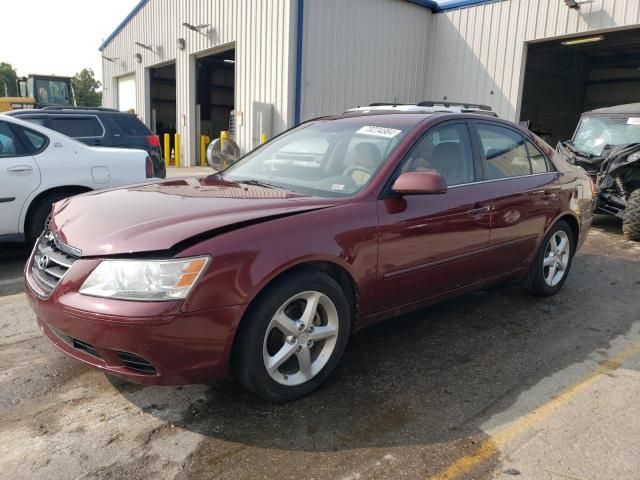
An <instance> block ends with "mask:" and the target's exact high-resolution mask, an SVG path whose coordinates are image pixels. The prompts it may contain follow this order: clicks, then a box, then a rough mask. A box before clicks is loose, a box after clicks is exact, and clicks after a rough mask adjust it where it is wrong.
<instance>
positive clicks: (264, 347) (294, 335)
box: [232, 271, 350, 402]
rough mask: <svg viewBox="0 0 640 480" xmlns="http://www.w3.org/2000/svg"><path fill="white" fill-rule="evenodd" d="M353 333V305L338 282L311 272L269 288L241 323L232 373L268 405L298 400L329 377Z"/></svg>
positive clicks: (234, 352)
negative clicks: (268, 402)
mask: <svg viewBox="0 0 640 480" xmlns="http://www.w3.org/2000/svg"><path fill="white" fill-rule="evenodd" d="M349 327H350V308H349V303H348V301H347V299H346V297H345V295H344V293H343V290H342V288H341V287H340V285H338V283H336V281H335V280H333V279H332V278H330V277H328V276H326V275H324V274H321V273H317V272H311V271H308V272H296V273H292V274H290V275H286V276H285V277H282V278H281V279H278V280H276V282H275V283H274V284H272V285H271V286H269V287H267V290H266V291H265V292H263V293H262V294H261V295H260V297H259V298H258V299H257V301H256V303H255V304H254V305H252V307H251V309H250V310H249V311H248V313H247V315H246V317H245V318H244V319H243V321H242V324H241V326H240V330H239V331H238V336H237V340H236V343H235V345H234V351H233V358H232V369H233V373H234V375H235V377H236V378H237V379H238V380H239V381H240V383H242V385H244V386H245V387H246V388H247V389H248V390H251V391H252V392H254V393H255V394H257V395H258V396H260V397H262V398H264V399H266V400H269V401H273V402H287V401H290V400H296V399H298V398H301V397H303V396H305V395H308V394H309V393H311V392H312V391H314V390H315V389H316V388H318V387H319V386H320V385H321V384H322V383H323V382H324V381H325V380H326V379H327V377H328V376H329V375H330V374H331V372H332V371H333V369H334V368H335V366H336V364H337V363H338V360H339V359H340V357H341V356H342V353H343V352H344V349H345V347H346V344H347V339H348V337H349Z"/></svg>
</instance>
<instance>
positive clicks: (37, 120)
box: [18, 115, 44, 125]
mask: <svg viewBox="0 0 640 480" xmlns="http://www.w3.org/2000/svg"><path fill="white" fill-rule="evenodd" d="M18 118H19V119H20V120H25V121H27V122H29V123H34V124H36V125H44V118H43V117H32V116H30V115H22V116H20V117H18Z"/></svg>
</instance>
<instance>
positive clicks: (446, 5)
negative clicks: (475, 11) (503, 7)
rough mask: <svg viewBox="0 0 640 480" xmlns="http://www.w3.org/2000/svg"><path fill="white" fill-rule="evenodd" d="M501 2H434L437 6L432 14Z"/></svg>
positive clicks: (483, 0)
mask: <svg viewBox="0 0 640 480" xmlns="http://www.w3.org/2000/svg"><path fill="white" fill-rule="evenodd" d="M497 1H502V0H450V1H447V0H440V1H439V2H436V3H437V4H438V6H437V9H435V10H433V11H434V13H438V12H446V11H448V10H455V9H456V8H464V7H474V6H476V5H480V4H482V3H492V2H497Z"/></svg>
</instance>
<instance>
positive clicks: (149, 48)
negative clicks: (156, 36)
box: [135, 42, 153, 52]
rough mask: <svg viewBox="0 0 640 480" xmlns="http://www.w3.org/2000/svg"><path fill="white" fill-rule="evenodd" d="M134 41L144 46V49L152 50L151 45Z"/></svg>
mask: <svg viewBox="0 0 640 480" xmlns="http://www.w3.org/2000/svg"><path fill="white" fill-rule="evenodd" d="M135 43H136V45H137V46H139V47H140V48H144V49H145V50H149V51H150V52H153V48H151V45H145V44H144V43H140V42H135Z"/></svg>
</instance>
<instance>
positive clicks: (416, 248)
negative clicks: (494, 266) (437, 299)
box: [378, 121, 491, 310]
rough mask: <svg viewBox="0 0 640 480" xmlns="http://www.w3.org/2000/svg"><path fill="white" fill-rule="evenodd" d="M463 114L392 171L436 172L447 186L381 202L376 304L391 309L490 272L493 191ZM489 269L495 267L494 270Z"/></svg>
mask: <svg viewBox="0 0 640 480" xmlns="http://www.w3.org/2000/svg"><path fill="white" fill-rule="evenodd" d="M480 165H481V163H480V161H479V159H478V157H477V154H474V148H473V147H472V142H471V135H470V130H469V126H468V124H467V122H466V121H453V122H450V123H446V124H439V125H436V126H435V127H433V128H432V129H431V130H429V131H428V132H427V133H426V134H425V135H423V136H422V138H421V139H420V140H418V142H416V145H415V146H414V147H413V148H412V149H411V151H410V152H409V153H408V154H407V156H406V157H405V158H404V159H403V161H402V163H401V165H400V167H399V168H398V171H397V172H396V173H395V175H394V178H392V180H393V179H395V178H397V177H398V176H399V175H400V174H402V173H405V172H410V171H436V172H438V173H440V174H441V175H442V176H443V177H444V178H445V179H446V181H447V183H448V185H449V190H448V192H447V193H446V194H439V195H407V196H403V197H398V196H394V195H393V194H392V193H391V192H387V193H386V194H385V195H384V196H383V198H382V199H381V200H379V201H378V216H379V260H378V264H379V265H380V267H379V268H380V271H379V285H380V288H379V289H378V294H379V295H378V296H379V301H380V304H379V308H380V310H386V309H389V308H394V307H399V306H402V305H406V304H410V303H413V302H417V301H420V300H423V299H427V298H429V297H432V296H435V295H438V294H441V293H444V292H448V291H452V290H456V289H459V288H462V287H465V286H468V285H471V284H474V283H476V282H478V281H480V280H481V279H482V278H483V277H484V276H485V275H488V274H489V273H488V272H487V268H488V267H489V264H490V259H489V258H488V256H487V255H485V254H484V253H486V250H487V249H488V247H489V232H490V212H491V198H490V196H489V195H488V193H487V192H485V191H483V187H482V184H481V183H477V182H476V180H478V179H480V178H481V177H480V176H479V175H480ZM489 276H490V274H489Z"/></svg>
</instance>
